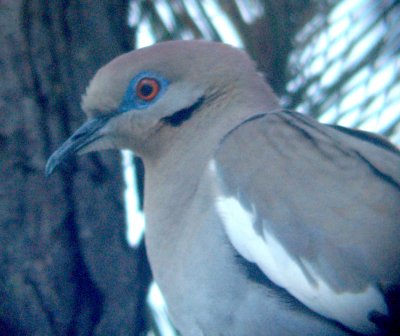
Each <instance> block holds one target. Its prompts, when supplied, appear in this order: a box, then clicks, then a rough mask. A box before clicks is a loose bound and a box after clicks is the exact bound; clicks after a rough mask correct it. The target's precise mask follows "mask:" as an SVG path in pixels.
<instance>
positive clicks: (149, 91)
mask: <svg viewBox="0 0 400 336" xmlns="http://www.w3.org/2000/svg"><path fill="white" fill-rule="evenodd" d="M158 92H160V84H159V83H158V82H157V81H156V80H155V79H154V78H142V79H141V80H140V81H139V82H138V83H137V85H136V95H137V96H138V97H139V98H140V99H142V100H144V101H151V100H153V99H154V98H155V97H156V96H157V94H158Z"/></svg>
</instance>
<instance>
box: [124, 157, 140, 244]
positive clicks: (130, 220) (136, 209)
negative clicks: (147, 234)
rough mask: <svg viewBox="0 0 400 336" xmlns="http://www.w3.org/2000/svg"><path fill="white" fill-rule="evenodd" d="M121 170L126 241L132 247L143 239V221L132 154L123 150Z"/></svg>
mask: <svg viewBox="0 0 400 336" xmlns="http://www.w3.org/2000/svg"><path fill="white" fill-rule="evenodd" d="M121 153H122V168H123V171H124V179H125V186H126V188H125V193H124V196H125V214H126V223H127V234H126V236H127V240H128V244H129V245H130V246H132V247H136V246H138V245H139V243H140V241H141V240H142V237H143V232H144V226H145V220H144V213H143V211H141V210H140V205H139V195H138V191H137V180H136V171H135V166H134V165H133V153H132V152H131V151H129V150H123V151H121Z"/></svg>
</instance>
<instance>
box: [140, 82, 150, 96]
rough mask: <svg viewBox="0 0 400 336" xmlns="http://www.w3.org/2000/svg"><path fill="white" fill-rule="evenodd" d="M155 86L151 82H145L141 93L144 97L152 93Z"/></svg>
mask: <svg viewBox="0 0 400 336" xmlns="http://www.w3.org/2000/svg"><path fill="white" fill-rule="evenodd" d="M152 92H153V87H152V86H151V85H149V84H143V85H142V86H141V88H140V93H141V94H142V96H143V97H148V96H150V95H151V94H152Z"/></svg>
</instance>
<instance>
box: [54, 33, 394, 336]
mask: <svg viewBox="0 0 400 336" xmlns="http://www.w3.org/2000/svg"><path fill="white" fill-rule="evenodd" d="M82 107H83V110H84V111H85V112H86V114H87V115H88V117H89V120H88V121H87V122H86V123H85V124H84V125H83V126H82V127H81V128H79V129H78V130H77V131H76V132H75V133H74V134H73V135H72V136H71V137H70V138H69V139H68V140H67V141H66V142H65V143H64V144H63V145H62V146H61V147H60V148H59V149H58V150H57V151H56V152H55V153H54V154H53V155H52V156H51V158H50V159H49V162H48V164H47V173H48V174H50V173H51V172H52V171H53V169H54V168H55V167H56V166H57V165H58V164H59V163H60V162H62V161H63V160H65V159H67V158H69V157H70V156H71V155H73V154H75V153H79V154H81V153H86V152H90V151H95V150H102V149H111V148H114V149H122V148H129V149H132V150H133V151H134V152H135V153H136V154H138V155H139V156H140V157H141V158H142V159H143V161H144V165H145V170H146V176H145V213H146V219H147V226H146V234H145V235H146V246H147V251H148V256H149V260H150V263H151V267H152V270H153V274H154V278H155V280H156V281H157V283H158V284H159V286H160V288H161V290H162V292H163V294H164V296H165V298H166V301H167V304H168V307H169V310H170V313H171V317H172V320H173V322H174V323H175V325H176V327H177V328H178V329H179V330H180V331H181V333H182V334H183V335H207V336H208V335H274V336H275V335H352V334H357V333H360V334H370V335H371V334H382V335H383V334H387V333H389V330H390V328H392V329H391V330H392V332H393V333H395V331H394V329H395V328H396V327H395V326H396V320H397V319H396V315H397V314H398V311H397V310H396V307H398V301H396V294H397V293H398V292H397V291H396V289H397V288H398V286H399V284H400V153H399V151H398V150H397V149H396V148H395V146H393V145H391V144H390V143H389V142H387V141H385V140H384V139H383V138H381V137H379V136H377V135H372V134H370V133H366V132H361V131H356V130H351V129H347V128H343V127H339V126H329V125H323V124H320V123H318V122H317V121H315V120H313V119H311V118H310V117H308V116H306V115H303V114H299V113H296V112H290V111H285V110H283V109H281V108H280V106H279V103H278V100H277V98H276V96H275V95H274V93H273V92H272V90H271V88H270V87H269V86H268V84H266V83H265V82H264V80H263V78H262V76H261V75H260V74H259V73H257V71H256V69H255V66H254V64H253V62H252V61H251V60H250V59H249V57H248V56H247V55H246V54H245V53H244V52H242V51H239V50H237V49H235V48H232V47H230V46H227V45H224V44H221V43H215V42H205V41H174V42H164V43H160V44H157V45H154V46H151V47H147V48H143V49H140V50H136V51H133V52H129V53H127V54H125V55H122V56H120V57H118V58H116V59H115V60H113V61H112V62H110V63H109V64H108V65H106V66H104V67H103V68H101V69H100V70H99V71H98V72H97V74H96V75H95V77H94V78H93V80H92V81H91V83H90V85H89V87H88V88H87V92H86V94H85V96H84V97H83V102H82ZM104 211H106V209H105V210H104ZM397 298H398V295H397ZM396 311H397V313H396ZM398 317H399V316H397V318H398Z"/></svg>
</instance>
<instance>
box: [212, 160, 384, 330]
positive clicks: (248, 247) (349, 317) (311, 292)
mask: <svg viewBox="0 0 400 336" xmlns="http://www.w3.org/2000/svg"><path fill="white" fill-rule="evenodd" d="M216 168H217V167H216V165H215V161H214V160H213V161H211V162H210V164H209V172H210V173H211V175H213V176H214V178H216V179H217V180H218V178H217V169H216ZM218 189H219V188H218ZM218 189H217V190H216V191H217V192H218ZM215 205H216V209H217V211H218V214H219V215H220V217H221V219H222V222H223V224H224V227H225V230H226V232H227V235H228V237H229V239H230V240H231V242H232V244H233V246H234V247H235V249H237V251H238V252H239V253H240V254H241V255H242V256H243V257H244V258H246V259H247V260H248V261H251V262H254V263H256V264H257V265H258V267H260V269H261V270H262V271H263V272H264V274H266V276H267V277H268V278H269V279H270V280H272V281H273V282H274V283H276V284H277V285H278V286H280V287H283V288H285V289H286V290H287V291H288V292H289V293H290V294H291V295H293V296H294V297H296V298H297V299H298V300H299V301H301V302H302V303H303V304H305V305H306V306H308V307H309V308H311V309H312V310H314V311H315V312H317V313H319V314H321V315H323V316H325V317H327V318H330V319H334V320H336V321H338V322H340V323H342V324H343V325H346V326H347V327H349V328H350V329H353V330H355V331H357V332H360V333H364V334H373V333H376V332H377V331H378V329H377V328H376V326H375V324H374V323H372V322H371V321H369V319H368V314H369V313H370V312H371V311H373V310H375V311H378V312H380V313H382V314H387V313H388V311H387V306H386V304H385V301H384V298H383V296H382V295H381V293H380V292H379V291H378V290H377V289H376V288H375V287H373V286H368V287H367V288H366V289H365V290H364V291H363V292H340V293H338V292H335V291H334V290H333V289H332V288H330V287H329V285H328V284H327V283H326V282H325V281H324V279H322V278H321V277H320V276H319V275H318V274H317V273H316V271H315V270H314V269H313V267H312V265H311V264H309V263H307V262H306V261H305V260H302V261H301V262H302V263H303V265H304V267H305V268H306V269H307V271H308V272H309V274H311V276H312V277H313V279H314V281H315V282H316V283H313V282H310V281H309V279H308V278H307V276H306V275H305V274H304V272H303V270H302V268H301V267H300V266H299V264H298V262H297V261H296V260H295V259H294V258H293V257H292V256H291V255H290V254H289V253H288V252H287V251H286V249H285V248H284V246H282V244H280V242H279V241H278V240H277V239H276V238H275V237H274V236H273V235H271V234H270V233H269V232H267V231H266V230H264V231H263V235H262V236H261V235H260V234H259V233H257V232H256V231H255V230H254V223H255V220H256V218H255V211H253V212H250V211H248V210H247V209H245V208H244V207H243V206H242V205H241V204H240V202H239V201H238V200H237V199H236V198H234V197H226V196H223V195H217V196H216V203H215Z"/></svg>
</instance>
